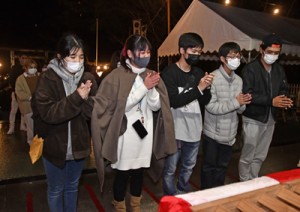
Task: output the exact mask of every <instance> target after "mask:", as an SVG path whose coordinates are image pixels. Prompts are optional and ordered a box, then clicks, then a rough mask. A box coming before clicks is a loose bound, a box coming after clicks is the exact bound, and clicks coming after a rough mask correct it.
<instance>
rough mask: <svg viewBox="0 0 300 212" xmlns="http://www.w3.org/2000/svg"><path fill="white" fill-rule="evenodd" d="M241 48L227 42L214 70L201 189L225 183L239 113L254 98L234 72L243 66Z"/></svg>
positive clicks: (206, 120)
mask: <svg viewBox="0 0 300 212" xmlns="http://www.w3.org/2000/svg"><path fill="white" fill-rule="evenodd" d="M240 51H241V49H240V46H239V45H238V44H237V43H234V42H227V43H224V44H223V45H221V47H220V48H219V58H220V61H221V63H222V64H221V65H220V67H219V68H218V69H217V70H215V71H214V72H212V73H213V74H214V75H215V77H214V80H213V82H212V84H211V89H210V92H211V96H212V97H211V100H210V102H209V103H208V104H207V105H206V106H205V115H204V126H203V136H202V138H203V149H202V150H203V161H202V166H201V189H207V188H213V187H217V186H221V185H224V182H225V175H226V171H227V167H228V164H229V162H230V159H231V153H232V146H233V145H234V143H235V141H236V138H235V137H236V134H237V129H238V122H239V118H238V114H241V113H242V112H243V111H244V110H245V109H246V104H249V103H250V101H251V95H250V94H243V93H242V88H243V82H242V79H241V78H240V77H239V76H238V75H237V74H235V72H234V71H235V70H236V69H237V68H238V67H239V66H240V60H241V52H240Z"/></svg>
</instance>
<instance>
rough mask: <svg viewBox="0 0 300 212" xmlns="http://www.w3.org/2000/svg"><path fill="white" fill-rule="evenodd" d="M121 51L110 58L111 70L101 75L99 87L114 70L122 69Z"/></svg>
mask: <svg viewBox="0 0 300 212" xmlns="http://www.w3.org/2000/svg"><path fill="white" fill-rule="evenodd" d="M120 60H121V51H120V50H117V51H115V52H114V53H113V54H112V55H111V58H110V63H109V70H107V71H105V72H103V74H102V75H101V77H100V79H99V85H100V83H101V82H102V80H103V79H104V78H105V77H106V76H107V75H108V74H109V73H110V72H112V71H113V70H114V69H116V68H118V67H120V65H121V61H120Z"/></svg>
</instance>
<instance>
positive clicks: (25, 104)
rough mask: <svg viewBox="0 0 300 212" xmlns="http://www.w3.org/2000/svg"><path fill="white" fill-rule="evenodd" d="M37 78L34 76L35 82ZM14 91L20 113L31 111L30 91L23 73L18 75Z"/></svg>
mask: <svg viewBox="0 0 300 212" xmlns="http://www.w3.org/2000/svg"><path fill="white" fill-rule="evenodd" d="M37 81H38V78H37V77H36V84H37ZM15 92H16V95H17V101H18V105H19V109H20V112H21V114H28V113H31V112H32V109H31V96H32V94H31V92H30V89H29V87H28V84H27V82H26V79H25V76H24V74H22V75H20V76H19V77H18V78H17V81H16V87H15Z"/></svg>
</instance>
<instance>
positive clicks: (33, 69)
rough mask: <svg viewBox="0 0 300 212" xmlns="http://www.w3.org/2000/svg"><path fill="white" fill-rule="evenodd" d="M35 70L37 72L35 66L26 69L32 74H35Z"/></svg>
mask: <svg viewBox="0 0 300 212" xmlns="http://www.w3.org/2000/svg"><path fill="white" fill-rule="evenodd" d="M36 72H37V69H36V68H29V69H28V74H31V75H33V74H35V73H36Z"/></svg>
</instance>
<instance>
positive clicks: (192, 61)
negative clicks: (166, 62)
mask: <svg viewBox="0 0 300 212" xmlns="http://www.w3.org/2000/svg"><path fill="white" fill-rule="evenodd" d="M199 60H200V55H198V54H188V58H187V59H185V61H186V63H187V64H189V65H190V66H192V65H197V63H198V62H199Z"/></svg>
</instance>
